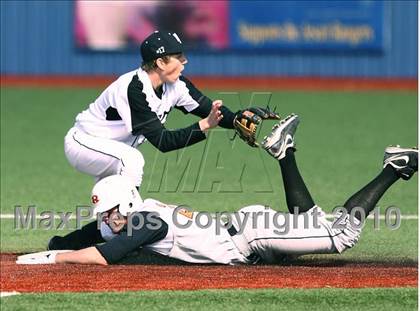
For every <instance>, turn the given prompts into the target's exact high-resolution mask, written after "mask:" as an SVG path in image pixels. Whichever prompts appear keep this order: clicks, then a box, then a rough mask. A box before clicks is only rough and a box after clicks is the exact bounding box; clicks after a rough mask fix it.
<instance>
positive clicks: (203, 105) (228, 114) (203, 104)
mask: <svg viewBox="0 0 420 311" xmlns="http://www.w3.org/2000/svg"><path fill="white" fill-rule="evenodd" d="M179 79H180V80H181V81H183V82H185V84H186V86H187V89H188V91H189V94H190V96H191V97H192V98H193V99H194V100H195V101H196V102H197V103H198V104H199V106H198V107H197V108H195V109H194V110H192V111H191V112H190V113H192V114H193V115H195V116H197V117H200V118H206V117H207V116H208V115H209V113H210V110H211V104H212V102H213V101H212V100H211V99H210V98H208V97H207V96H205V95H203V93H201V92H200V91H199V90H198V89H197V88H196V87H195V86H194V84H192V82H191V81H190V80H188V79H187V78H186V77H184V76H180V77H179ZM176 108H178V109H179V110H181V111H182V112H184V113H188V111H187V110H185V108H183V107H176ZM220 111H221V112H222V114H223V119H222V120H221V121H220V123H219V125H220V126H221V127H223V128H227V129H233V119H234V118H235V113H234V112H232V111H230V110H229V108H227V107H225V106H222V108H221V109H220Z"/></svg>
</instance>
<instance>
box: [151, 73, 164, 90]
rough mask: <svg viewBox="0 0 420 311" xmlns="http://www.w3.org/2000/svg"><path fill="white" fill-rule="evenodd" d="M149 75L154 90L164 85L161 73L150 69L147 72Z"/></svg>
mask: <svg viewBox="0 0 420 311" xmlns="http://www.w3.org/2000/svg"><path fill="white" fill-rule="evenodd" d="M147 75H148V76H149V79H150V81H151V82H152V86H153V89H154V90H157V89H159V88H160V87H161V86H162V84H163V81H162V80H161V78H160V76H159V74H158V73H157V72H156V71H150V72H148V73H147Z"/></svg>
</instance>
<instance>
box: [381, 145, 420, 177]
mask: <svg viewBox="0 0 420 311" xmlns="http://www.w3.org/2000/svg"><path fill="white" fill-rule="evenodd" d="M418 155H419V151H418V149H417V148H401V147H400V146H399V145H397V146H389V147H387V148H386V149H385V155H384V168H385V167H386V166H388V165H390V166H392V167H393V168H394V169H395V171H396V172H397V174H398V176H399V177H401V178H402V179H404V180H409V179H410V178H411V176H413V175H414V173H415V172H417V169H418Z"/></svg>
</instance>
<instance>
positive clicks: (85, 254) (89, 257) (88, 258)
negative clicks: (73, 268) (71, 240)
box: [55, 247, 108, 265]
mask: <svg viewBox="0 0 420 311" xmlns="http://www.w3.org/2000/svg"><path fill="white" fill-rule="evenodd" d="M55 262H56V263H74V264H94V265H107V264H108V263H107V262H106V260H105V258H104V257H102V255H101V253H99V252H98V250H97V249H96V248H95V247H88V248H84V249H81V250H78V251H74V252H69V253H62V254H57V256H56V257H55Z"/></svg>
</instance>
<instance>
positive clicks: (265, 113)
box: [232, 107, 280, 147]
mask: <svg viewBox="0 0 420 311" xmlns="http://www.w3.org/2000/svg"><path fill="white" fill-rule="evenodd" d="M263 120H280V116H279V115H278V114H277V113H276V112H275V111H274V110H273V111H271V110H270V108H269V107H267V108H261V107H250V108H248V109H245V110H240V111H238V112H237V113H236V115H235V119H234V120H233V126H234V128H235V136H233V138H232V139H234V138H235V137H236V135H238V136H239V137H240V138H241V139H242V140H244V141H245V142H246V143H247V144H248V145H250V146H251V147H258V146H259V145H258V143H257V142H256V133H257V129H258V126H259V124H261V122H262V121H263Z"/></svg>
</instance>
